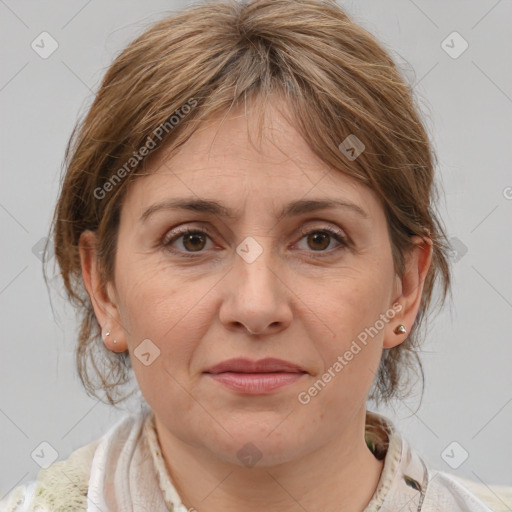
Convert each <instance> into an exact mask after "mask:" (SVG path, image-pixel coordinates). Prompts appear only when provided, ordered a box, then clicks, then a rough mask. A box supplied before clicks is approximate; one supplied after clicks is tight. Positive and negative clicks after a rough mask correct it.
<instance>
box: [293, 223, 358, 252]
mask: <svg viewBox="0 0 512 512" xmlns="http://www.w3.org/2000/svg"><path fill="white" fill-rule="evenodd" d="M302 235H303V236H302V238H301V240H300V241H299V245H300V243H301V242H302V240H303V239H305V241H306V244H305V245H306V247H304V246H303V247H300V246H299V249H302V250H305V251H307V252H309V253H315V252H317V253H320V254H319V256H320V255H323V253H325V255H327V254H331V253H334V252H335V251H337V250H338V249H344V248H346V247H348V246H349V243H348V240H347V238H346V236H345V234H344V233H343V231H337V230H334V229H331V228H323V229H313V230H309V231H304V230H303V231H302ZM332 242H335V244H334V247H331V248H329V246H330V245H332Z"/></svg>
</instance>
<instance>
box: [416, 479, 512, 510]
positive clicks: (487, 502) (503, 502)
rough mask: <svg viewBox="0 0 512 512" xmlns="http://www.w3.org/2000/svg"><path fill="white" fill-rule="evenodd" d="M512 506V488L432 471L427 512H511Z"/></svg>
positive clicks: (427, 496)
mask: <svg viewBox="0 0 512 512" xmlns="http://www.w3.org/2000/svg"><path fill="white" fill-rule="evenodd" d="M511 503H512V487H507V486H497V485H486V484H482V483H479V482H476V481H473V480H467V479H465V478H461V477H459V476H456V475H452V474H449V473H445V472H443V471H437V470H430V485H429V488H428V491H427V493H426V496H425V506H426V507H427V510H430V509H432V510H461V511H468V512H505V511H507V512H508V511H509V510H510V508H509V505H510V504H511ZM428 507H430V508H428Z"/></svg>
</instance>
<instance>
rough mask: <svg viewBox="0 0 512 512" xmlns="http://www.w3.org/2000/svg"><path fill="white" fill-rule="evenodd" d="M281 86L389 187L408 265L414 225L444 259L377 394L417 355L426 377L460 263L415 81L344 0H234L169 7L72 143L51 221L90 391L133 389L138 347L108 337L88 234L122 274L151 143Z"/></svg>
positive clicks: (324, 133) (373, 182)
mask: <svg viewBox="0 0 512 512" xmlns="http://www.w3.org/2000/svg"><path fill="white" fill-rule="evenodd" d="M276 95H278V96H280V97H282V98H284V99H285V100H286V102H287V104H288V105H290V106H291V109H290V112H292V116H293V119H291V122H293V123H294V124H293V125H294V126H296V127H297V129H298V130H299V132H300V133H301V135H302V136H303V137H304V139H305V140H307V141H309V145H310V147H311V149H312V150H313V151H314V152H315V154H316V155H318V157H319V158H320V159H322V160H323V161H324V162H325V163H326V164H328V165H329V166H331V167H332V168H334V169H337V170H339V171H340V172H343V173H345V174H347V175H349V176H351V177H353V178H355V179H356V180H358V181H360V182H362V183H364V184H365V185H367V186H368V187H370V188H371V189H372V190H374V191H375V193H376V194H377V195H378V197H379V198H380V200H381V202H382V204H383V207H384V209H385V212H386V216H387V220H388V227H389V234H390V239H391V243H392V250H393V260H394V265H395V270H396V272H397V273H398V274H399V275H401V273H402V272H403V270H404V255H405V254H406V251H407V250H408V249H410V248H411V246H412V241H411V237H412V236H413V235H419V236H425V235H426V234H428V235H429V236H430V238H431V240H432V242H433V262H432V265H431V268H430V270H429V272H428V275H427V278H426V282H425V286H424V290H423V297H422V305H421V307H420V311H419V313H418V316H417V318H416V321H415V323H414V326H412V329H411V330H410V332H409V336H408V338H407V339H406V341H405V342H403V343H402V344H401V345H399V346H397V347H395V348H393V349H385V350H384V351H383V355H382V360H381V364H380V366H379V371H378V375H377V377H376V380H375V383H374V387H373V389H372V393H371V395H370V397H371V398H374V399H376V400H377V401H379V400H384V401H388V400H389V399H390V398H392V397H394V396H396V397H399V396H405V394H406V393H407V392H408V390H409V388H410V386H409V378H408V374H409V372H408V371H407V370H408V369H412V368H416V369H419V371H420V373H421V377H422V378H423V372H422V369H421V363H420V360H419V357H418V354H417V348H418V345H419V341H420V333H419V329H420V326H422V324H424V320H425V318H426V313H427V310H429V308H430V306H431V305H432V304H431V303H432V302H433V301H432V297H433V289H434V284H435V283H436V282H438V281H440V284H441V299H442V300H441V301H440V303H444V301H445V299H446V296H447V292H448V291H449V287H450V269H449V264H448V257H447V255H448V252H447V251H448V245H447V242H446V235H445V233H444V231H443V227H442V225H441V223H440V221H439V219H438V217H437V215H436V213H435V201H436V198H437V192H436V186H435V183H434V166H435V155H434V154H433V151H432V148H431V144H430V141H429V138H428V135H427V133H426V130H425V128H424V126H423V124H422V122H421V120H420V117H419V114H418V110H417V107H416V104H415V100H414V97H413V93H412V88H411V86H410V85H409V84H408V83H406V81H405V80H404V79H403V78H402V76H401V75H400V73H399V71H398V70H397V67H396V65H395V63H394V62H393V60H392V59H391V57H390V56H389V55H388V53H387V52H386V50H385V49H384V48H383V47H382V46H381V44H379V43H378V42H377V40H376V39H375V38H374V37H373V36H372V35H371V34H369V33H368V32H367V31H366V30H364V29H363V28H361V27H360V26H359V25H358V24H356V23H354V22H353V21H352V20H351V19H350V18H349V17H348V16H347V14H346V13H345V12H344V11H343V10H342V9H341V8H340V7H339V6H338V5H337V4H336V3H335V2H334V1H329V0H323V1H322V0H256V1H249V2H237V1H235V0H227V1H221V2H208V3H204V4H200V5H196V6H193V7H190V8H188V9H187V10H185V11H182V12H179V13H177V14H174V15H172V16H169V17H166V18H165V19H163V20H161V21H159V22H158V23H156V24H154V25H153V26H152V27H150V28H149V29H148V30H147V31H146V32H144V33H143V34H142V35H141V36H139V37H138V38H137V39H135V40H134V41H133V42H132V43H131V44H129V45H128V46H127V47H126V48H125V49H124V50H123V51H122V52H121V53H120V55H119V56H118V57H117V58H116V59H115V61H114V62H113V64H112V65H111V67H110V68H109V69H108V71H107V73H106V75H105V77H104V79H103V81H102V83H101V86H100V89H99V91H98V93H97V95H96V97H95V99H94V101H93V103H92V106H91V107H90V109H89V111H88V112H87V114H86V116H85V118H84V119H83V120H82V121H81V122H80V123H78V124H77V126H76V127H75V130H74V131H73V134H72V136H71V138H70V141H69V143H68V147H67V150H66V162H65V167H66V169H65V176H64V178H63V183H62V188H61V192H60V197H59V199H58V203H57V206H56V210H55V214H54V220H53V225H52V230H53V233H52V234H53V239H54V246H55V255H56V259H57V262H58V265H59V267H60V274H61V276H62V278H63V281H64V284H65V287H66V290H67V293H68V297H69V299H70V300H71V301H72V302H73V303H74V304H75V305H76V307H77V309H78V312H79V313H80V314H81V328H80V332H79V337H78V345H77V350H76V360H77V365H78V371H79V376H80V378H81V380H82V383H83V384H84V386H85V388H86V390H87V392H88V393H89V394H91V395H93V396H96V397H98V398H100V399H102V398H101V396H100V394H98V393H97V392H98V391H103V392H104V393H105V394H106V397H107V400H108V401H109V402H110V403H112V404H115V403H117V402H119V401H121V400H122V399H124V398H126V396H127V395H125V396H123V397H121V396H120V392H119V389H121V387H122V386H121V385H123V384H126V383H128V382H129V381H130V378H131V371H130V367H131V364H130V360H129V355H128V353H127V352H125V353H122V354H119V353H112V352H111V351H109V350H107V349H106V347H105V346H104V344H103V342H102V341H101V338H100V326H99V325H98V322H97V320H96V317H95V315H94V311H93V308H92V305H91V301H90V298H89V296H88V294H87V293H86V291H85V289H84V286H83V281H82V276H81V268H80V257H79V252H78V241H79V237H80V234H81V233H82V232H83V231H84V230H92V231H95V232H96V234H97V237H98V247H97V249H98V260H99V263H100V268H101V269H102V275H103V277H104V279H105V280H108V279H111V278H112V277H113V265H114V257H115V251H116V234H117V230H118V223H119V213H120V209H121V204H122V199H123V196H124V195H125V193H126V190H127V188H128V187H129V186H130V183H131V182H132V181H133V180H134V179H136V177H137V175H138V174H139V173H141V172H142V171H143V170H144V169H145V162H146V158H145V155H146V154H147V153H149V151H150V150H152V151H155V149H159V148H163V147H165V148H166V151H167V149H170V150H172V149H173V148H175V149H176V148H178V147H179V146H180V145H181V144H182V143H183V142H185V141H186V140H187V139H188V138H189V137H190V135H191V134H192V133H193V132H194V130H195V129H196V128H197V126H199V124H200V122H201V121H202V120H205V119H207V118H208V117H210V116H212V115H213V114H215V113H222V112H228V111H229V110H230V109H231V108H233V107H234V106H237V105H240V104H242V105H243V104H244V102H247V101H249V100H251V99H258V100H259V101H261V102H263V103H264V101H265V99H267V98H270V97H271V96H276ZM186 105H188V107H190V108H188V107H187V108H185V106H186ZM283 115H284V114H283ZM351 134H353V135H356V136H357V138H358V139H359V140H360V141H362V142H363V144H364V146H365V150H364V151H363V152H362V153H361V154H360V155H359V157H358V158H356V159H354V160H350V159H347V156H346V154H344V153H343V152H342V151H340V149H339V146H340V143H342V141H344V140H345V139H346V138H347V136H349V135H351ZM155 139H158V141H157V142H156V141H155ZM144 147H146V148H147V149H148V151H145V150H143V149H142V148H144ZM142 153H144V154H142ZM156 154H158V153H156Z"/></svg>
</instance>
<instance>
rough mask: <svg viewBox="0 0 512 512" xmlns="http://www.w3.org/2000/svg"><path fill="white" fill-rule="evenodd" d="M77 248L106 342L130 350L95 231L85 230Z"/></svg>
mask: <svg viewBox="0 0 512 512" xmlns="http://www.w3.org/2000/svg"><path fill="white" fill-rule="evenodd" d="M78 249H79V252H80V264H81V267H82V278H83V282H84V285H85V288H86V290H87V293H88V294H89V297H90V299H91V303H92V306H93V308H94V313H95V315H96V319H97V320H98V323H99V324H100V326H101V331H102V337H103V341H104V342H105V345H106V347H107V348H108V349H109V350H112V351H114V352H124V351H125V350H128V347H127V343H126V336H125V330H124V328H123V326H122V323H121V319H120V315H119V309H118V306H117V301H116V298H115V288H114V285H113V284H112V283H111V282H104V280H103V278H102V276H101V273H100V269H99V265H98V255H97V239H96V234H95V233H94V232H92V231H84V232H83V233H82V234H81V235H80V239H79V242H78ZM107 332H110V335H108V336H105V334H106V333H107ZM114 340H116V343H115V344H114Z"/></svg>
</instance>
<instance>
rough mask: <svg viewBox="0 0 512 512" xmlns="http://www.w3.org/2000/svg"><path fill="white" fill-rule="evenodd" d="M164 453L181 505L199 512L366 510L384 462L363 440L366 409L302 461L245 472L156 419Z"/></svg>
mask: <svg viewBox="0 0 512 512" xmlns="http://www.w3.org/2000/svg"><path fill="white" fill-rule="evenodd" d="M155 424H156V430H157V434H158V437H159V440H160V445H161V448H162V454H163V456H164V460H165V463H166V467H167V470H168V473H169V475H170V477H171V480H172V482H173V484H174V486H175V488H176V490H177V492H178V494H179V495H180V497H181V499H182V502H183V504H184V505H185V506H186V507H187V508H188V509H189V510H194V509H195V510H197V511H198V512H200V511H204V510H208V512H220V511H222V512H235V511H237V512H238V511H239V510H244V511H247V512H253V511H254V512H256V511H258V512H260V511H261V510H262V508H263V507H264V508H265V509H266V510H269V511H274V510H275V511H277V510H279V511H280V512H304V510H323V511H324V512H334V511H339V510H343V511H346V512H352V511H353V512H356V511H361V510H363V509H364V508H365V507H366V506H367V505H368V503H369V502H370V500H371V498H372V496H373V494H374V492H375V489H376V487H377V484H378V481H379V478H380V475H381V472H382V468H383V461H379V460H377V459H376V458H375V457H374V455H373V454H372V453H371V452H370V450H369V449H368V447H367V445H366V443H365V441H364V425H365V410H362V414H361V415H360V416H359V417H358V421H357V422H354V424H353V425H351V426H350V427H348V428H346V429H341V430H344V431H343V432H341V433H340V436H338V437H337V438H335V439H333V440H331V441H330V442H328V443H326V444H325V445H323V446H322V447H321V448H319V449H317V450H315V451H313V452H310V453H307V454H305V455H303V456H301V457H300V458H296V459H293V460H291V461H288V462H285V463H281V464H278V465H274V466H265V467H258V465H257V464H256V465H255V466H253V467H245V466H242V465H234V464H231V463H228V462H226V461H223V460H219V458H218V457H214V456H212V454H211V453H209V452H207V451H206V450H205V449H204V448H203V447H197V446H191V445H189V444H186V443H183V442H182V441H181V440H180V439H177V438H176V437H174V436H172V434H171V433H169V432H168V431H167V430H166V429H165V427H164V426H163V425H162V424H161V423H160V422H159V420H158V418H157V417H155Z"/></svg>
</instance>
